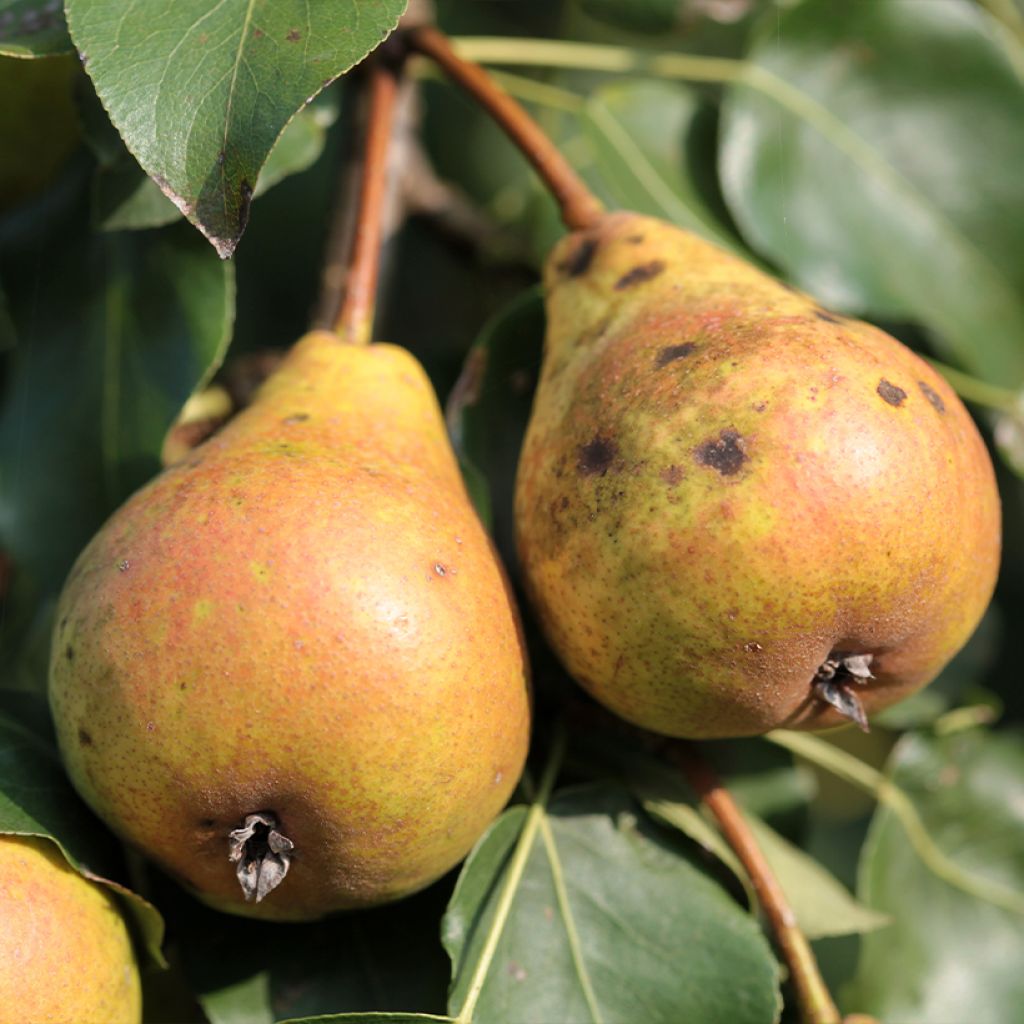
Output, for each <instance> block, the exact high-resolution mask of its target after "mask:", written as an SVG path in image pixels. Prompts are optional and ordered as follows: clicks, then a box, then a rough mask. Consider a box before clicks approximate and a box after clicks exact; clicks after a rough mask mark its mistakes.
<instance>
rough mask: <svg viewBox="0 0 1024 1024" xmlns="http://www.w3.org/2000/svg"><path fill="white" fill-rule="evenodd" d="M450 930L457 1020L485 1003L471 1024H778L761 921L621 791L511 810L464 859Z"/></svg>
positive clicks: (568, 794)
mask: <svg viewBox="0 0 1024 1024" xmlns="http://www.w3.org/2000/svg"><path fill="white" fill-rule="evenodd" d="M538 812H539V816H538ZM533 821H536V822H537V825H536V827H531V822H533ZM523 842H526V843H527V844H528V849H527V850H526V860H525V865H524V867H523V871H522V874H521V876H519V877H517V876H516V874H515V873H514V872H513V871H512V870H511V865H513V864H515V863H517V856H514V855H513V850H516V853H517V854H518V851H519V845H518V844H521V843H523ZM507 885H508V886H512V889H511V892H510V897H511V903H510V910H509V914H508V917H507V919H506V920H504V922H502V921H501V919H500V918H497V917H496V908H497V906H498V903H499V901H500V900H501V898H502V896H503V895H504V894H505V891H506V886H507ZM506 898H508V897H507V896H506ZM442 927H443V938H444V942H445V946H446V947H447V949H448V951H449V954H450V955H451V957H452V965H453V985H452V992H451V1006H450V1008H449V1012H451V1013H453V1014H455V1013H456V1012H458V1011H460V1010H464V1007H465V1004H466V1001H467V997H468V996H469V997H470V998H471V999H473V998H475V999H476V1002H475V1004H472V1005H473V1011H472V1020H473V1021H474V1024H490V1022H492V1021H493V1022H496V1024H507V1022H508V1021H510V1020H517V1021H518V1020H543V1021H549V1020H550V1021H555V1020H557V1021H564V1022H567V1024H568V1022H573V1024H575V1022H578V1021H597V1020H601V1021H605V1022H606V1024H612V1022H613V1021H622V1022H633V1021H637V1020H643V1021H645V1022H648V1024H655V1022H657V1021H671V1022H673V1024H675V1022H677V1021H680V1020H694V1021H704V1020H707V1021H711V1020H722V1021H726V1020H727V1021H729V1022H730V1024H741V1022H743V1021H761V1022H766V1024H767V1022H769V1021H773V1020H775V1019H777V1013H778V1010H779V1001H778V969H777V965H776V963H775V961H774V958H773V957H772V954H771V951H770V949H769V948H768V945H767V943H766V941H765V940H764V937H763V936H762V935H761V933H760V931H759V930H758V928H757V925H756V924H755V922H754V921H753V919H752V918H751V917H750V916H749V915H748V914H746V913H744V912H743V911H742V910H741V909H740V908H739V907H738V906H737V905H736V904H735V903H734V902H733V901H732V899H731V898H730V897H729V896H728V895H727V894H726V892H725V891H724V890H723V889H722V888H721V887H720V886H719V885H718V884H717V883H716V882H714V881H712V879H711V878H709V877H708V876H707V874H705V872H704V871H702V870H701V869H700V868H699V867H698V866H697V864H696V862H695V861H694V860H692V859H691V858H690V856H689V854H688V851H687V849H685V848H684V847H683V846H681V845H680V844H678V843H676V842H673V841H672V840H671V837H670V836H668V835H664V834H662V833H660V832H659V831H658V830H657V829H655V828H654V827H653V826H652V825H651V824H650V823H649V821H648V820H647V819H646V818H645V817H644V815H643V812H642V811H641V809H640V807H639V806H638V805H637V804H636V803H635V802H634V801H633V800H632V799H631V798H630V797H629V796H628V794H627V793H626V792H625V791H623V790H621V789H619V788H618V787H616V786H611V785H602V786H586V787H579V788H576V789H572V790H566V791H563V792H561V793H559V794H556V796H555V797H554V798H553V799H552V800H551V801H550V803H549V804H548V806H547V808H546V810H544V809H542V808H535V809H533V810H531V811H530V812H527V810H526V809H525V808H523V807H516V808H513V809H511V810H509V811H507V812H506V813H505V814H504V815H503V816H502V817H501V818H500V819H499V820H498V821H497V822H496V823H495V824H494V825H493V826H492V827H491V829H490V830H489V831H488V833H487V834H486V835H485V836H484V838H483V839H482V840H481V841H480V842H479V843H478V844H477V847H476V848H475V850H474V851H473V853H472V854H471V855H470V858H469V860H468V861H467V862H466V864H465V866H464V868H463V871H462V874H461V876H460V878H459V882H458V885H457V886H456V890H455V893H454V895H453V897H452V902H451V904H450V905H449V909H448V913H447V914H446V915H445V919H444V923H443V926H442ZM474 982H475V983H477V984H482V987H481V988H480V989H479V992H478V993H477V992H476V990H475V988H474ZM470 992H473V995H472V996H470Z"/></svg>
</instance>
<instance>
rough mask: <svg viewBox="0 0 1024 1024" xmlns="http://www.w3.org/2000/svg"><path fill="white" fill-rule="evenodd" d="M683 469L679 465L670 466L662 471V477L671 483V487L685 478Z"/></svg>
mask: <svg viewBox="0 0 1024 1024" xmlns="http://www.w3.org/2000/svg"><path fill="white" fill-rule="evenodd" d="M683 475H684V474H683V471H682V469H681V468H680V467H679V466H669V467H668V469H663V470H662V471H661V479H662V480H664V481H665V483H667V484H668V485H669V487H675V486H676V485H677V484H678V483H680V482H681V481H682V479H683Z"/></svg>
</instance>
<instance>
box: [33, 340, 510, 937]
mask: <svg viewBox="0 0 1024 1024" xmlns="http://www.w3.org/2000/svg"><path fill="white" fill-rule="evenodd" d="M56 622H57V625H56V629H55V634H54V640H53V647H52V655H51V672H50V700H51V707H52V710H53V715H54V718H55V720H56V725H57V732H58V739H59V743H60V748H61V751H62V754H63V757H64V761H65V764H66V766H67V768H68V772H69V774H70V776H71V779H72V781H73V782H74V784H75V786H76V787H77V789H78V790H79V792H80V793H81V794H82V796H83V797H84V798H85V799H86V801H87V802H88V803H89V804H90V805H91V806H92V807H93V808H94V809H95V810H96V812H97V813H98V814H99V815H100V816H101V817H102V818H104V819H105V820H106V821H107V822H108V823H109V824H110V825H111V827H112V828H113V829H114V830H115V831H116V832H117V833H119V834H120V835H121V836H122V837H123V838H124V839H125V840H127V841H128V842H129V843H131V844H133V845H134V846H136V847H137V848H139V849H140V850H142V851H143V852H144V853H146V854H147V855H148V856H150V857H151V858H152V859H154V860H155V861H156V862H157V863H158V864H159V865H161V866H162V867H163V868H165V869H166V870H167V871H168V872H170V873H172V874H173V875H174V876H176V877H177V878H178V879H179V880H181V881H182V882H184V883H185V884H186V885H187V886H188V887H190V888H191V889H192V890H193V891H194V892H195V893H196V894H198V895H199V897H200V898H201V899H203V900H204V901H206V902H207V903H208V904H210V905H212V906H214V907H217V908H219V909H222V910H225V911H229V912H235V913H239V914H247V915H251V916H258V917H264V918H268V919H277V920H308V919H313V918H317V917H320V916H322V915H325V914H327V913H330V912H333V911H336V910H343V909H348V908H355V907H364V906H370V905H375V904H379V903H383V902H385V901H388V900H393V899H396V898H399V897H401V896H404V895H406V894H408V893H411V892H413V891H415V890H417V889H420V888H422V887H423V886H425V885H427V884H428V883H429V882H431V881H433V880H434V879H436V878H437V877H439V876H440V875H441V874H443V873H444V872H445V871H447V870H448V869H449V868H451V867H452V866H453V865H454V864H455V863H456V862H457V861H459V860H460V859H461V858H462V857H463V856H464V855H465V854H466V853H467V851H468V850H469V848H470V847H471V846H472V844H473V843H474V841H475V840H476V839H477V838H478V837H479V835H480V834H481V833H482V832H483V830H484V829H485V828H486V827H487V825H488V824H489V823H490V822H491V820H492V819H493V818H494V817H495V816H496V815H497V814H498V812H499V811H500V810H501V808H502V807H503V806H504V804H505V802H506V801H507V799H508V797H509V795H510V793H511V791H512V789H513V787H514V786H515V784H516V781H517V780H518V778H519V775H520V772H521V770H522V767H523V763H524V759H525V755H526V749H527V742H528V734H529V719H530V698H529V688H528V679H527V661H526V654H525V650H524V646H523V640H522V636H521V630H520V625H519V620H518V616H517V612H516V609H515V606H514V603H513V598H512V595H511V593H510V590H509V587H508V584H507V581H506V579H505V576H504V574H503V571H502V569H501V567H500V565H499V563H498V561H497V558H496V556H495V553H494V550H493V548H492V545H491V543H490V540H489V538H488V537H487V535H486V533H485V532H484V529H483V527H482V526H481V524H480V522H479V520H478V519H477V517H476V515H475V513H474V511H473V508H472V506H471V504H470V502H469V499H468V498H467V495H466V491H465V488H464V486H463V483H462V479H461V476H460V474H459V470H458V466H457V464H456V461H455V458H454V455H453V453H452V450H451V448H450V445H449V443H448V440H447V436H446V434H445V428H444V423H443V419H442V416H441V413H440V410H439V408H438V404H437V400H436V398H435V396H434V392H433V390H432V388H431V386H430V383H429V381H428V379H427V377H426V374H425V373H424V372H423V370H422V368H421V367H420V366H419V364H418V363H417V362H416V360H415V359H414V358H413V357H412V356H411V355H409V354H408V353H407V352H405V351H404V350H402V349H400V348H397V347H395V346H391V345H386V344H375V345H368V346H355V345H348V344H343V343H341V342H340V341H339V339H338V338H337V336H335V335H334V334H331V333H328V332H313V333H311V334H308V335H306V336H305V337H304V338H302V339H300V340H299V341H298V342H297V343H296V345H295V346H294V347H293V348H292V350H291V351H290V352H289V354H288V356H287V357H286V359H285V360H284V362H283V363H282V364H281V366H280V368H279V369H278V370H277V371H276V372H275V373H274V374H273V375H272V376H271V377H270V378H269V379H268V380H267V382H266V383H265V384H264V385H263V387H262V389H261V390H260V391H259V392H258V393H257V395H256V396H255V398H254V400H253V402H252V404H251V405H250V406H249V407H248V408H246V409H245V410H244V411H243V412H241V413H240V414H239V415H237V416H236V417H235V418H234V419H232V420H231V421H229V422H228V424H227V425H226V426H225V427H224V428H223V429H222V430H220V431H219V432H218V433H216V434H214V435H213V436H212V437H211V438H209V439H208V440H207V441H205V442H204V443H203V444H202V445H200V446H199V447H198V448H196V449H195V450H194V451H193V452H192V453H191V454H190V455H189V456H187V457H186V458H185V459H184V461H182V462H179V463H178V464H176V465H174V466H172V467H170V468H169V469H167V470H165V471H164V472H163V473H162V474H161V475H160V476H159V477H157V478H156V479H155V480H154V481H152V482H151V483H150V484H148V485H147V486H146V487H145V488H143V489H142V490H141V491H139V492H138V493H137V494H135V495H134V496H133V497H132V498H131V499H129V501H128V502H127V503H126V504H125V505H124V506H122V507H121V508H120V509H119V510H118V511H117V512H116V513H115V514H114V515H113V516H112V518H111V519H110V520H109V521H108V522H107V523H106V524H105V525H104V526H103V528H102V529H101V530H100V531H99V533H98V534H97V535H96V537H95V538H93V540H92V541H91V543H90V544H89V545H88V547H87V548H86V549H85V551H84V552H83V553H82V554H81V556H80V557H79V559H78V561H77V562H76V564H75V566H74V567H73V569H72V572H71V574H70V576H69V579H68V581H67V583H66V584H65V588H64V591H63V594H62V596H61V599H60V603H59V606H58V609H57V619H56Z"/></svg>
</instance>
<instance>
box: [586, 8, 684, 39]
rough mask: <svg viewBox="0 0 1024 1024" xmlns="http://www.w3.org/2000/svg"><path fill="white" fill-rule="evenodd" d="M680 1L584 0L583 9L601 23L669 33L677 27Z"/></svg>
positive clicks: (635, 30)
mask: <svg viewBox="0 0 1024 1024" xmlns="http://www.w3.org/2000/svg"><path fill="white" fill-rule="evenodd" d="M683 6H685V4H684V3H680V0H582V7H583V10H584V11H586V12H587V14H589V15H590V16H591V17H592V18H596V19H597V20H598V21H605V22H607V23H608V24H609V25H615V26H617V27H619V28H625V29H630V30H632V31H634V32H657V33H659V34H660V33H664V32H669V31H671V30H672V29H673V28H675V26H676V22H677V20H678V19H679V15H680V11H681V9H682V8H683Z"/></svg>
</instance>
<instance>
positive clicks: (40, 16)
mask: <svg viewBox="0 0 1024 1024" xmlns="http://www.w3.org/2000/svg"><path fill="white" fill-rule="evenodd" d="M73 49H74V47H72V45H71V39H70V38H69V36H68V27H67V25H66V24H65V22H64V8H63V4H61V3H60V0H0V55H2V56H5V57H50V56H53V55H54V54H57V53H71V52H72V51H73Z"/></svg>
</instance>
